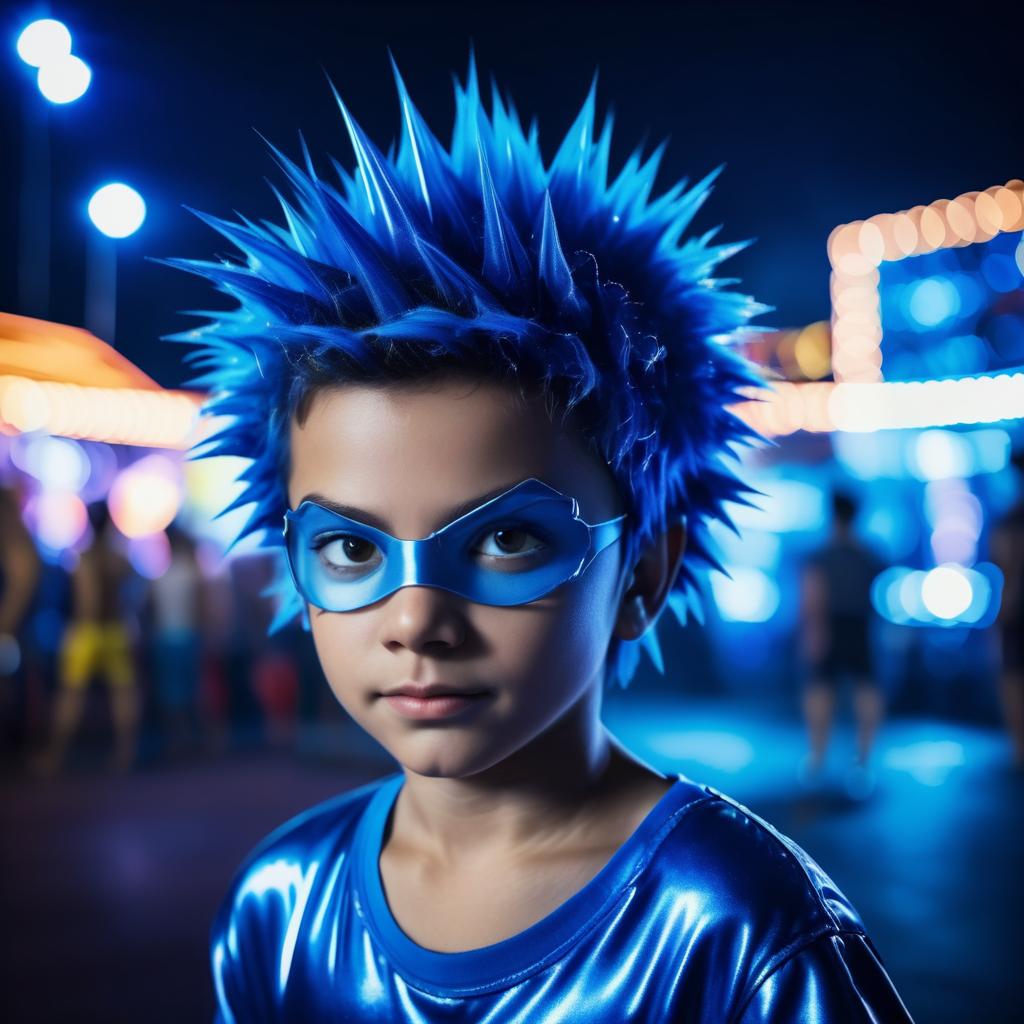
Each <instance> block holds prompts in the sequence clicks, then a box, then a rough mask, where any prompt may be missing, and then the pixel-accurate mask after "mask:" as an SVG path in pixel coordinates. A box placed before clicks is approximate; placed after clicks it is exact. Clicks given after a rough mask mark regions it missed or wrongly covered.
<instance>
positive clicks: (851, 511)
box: [0, 489, 1024, 797]
mask: <svg viewBox="0 0 1024 1024" xmlns="http://www.w3.org/2000/svg"><path fill="white" fill-rule="evenodd" d="M857 511H858V509H857V505H856V502H855V501H854V499H853V498H852V497H850V496H848V495H846V494H843V493H838V492H837V493H835V494H833V498H832V529H831V535H830V536H829V538H828V539H827V541H826V542H825V543H824V544H823V545H822V546H821V547H820V548H819V549H818V550H816V551H815V552H813V553H812V554H811V556H810V557H809V558H807V559H806V561H805V562H804V564H803V566H802V570H801V573H800V580H801V594H800V614H799V637H798V646H799V651H800V658H801V663H802V672H801V675H802V682H801V683H800V684H799V689H800V693H801V702H800V705H801V709H802V713H803V716H804V720H805V723H806V730H807V753H806V755H805V756H804V758H803V760H802V762H801V765H800V768H799V779H800V781H801V782H802V783H803V784H804V785H808V786H813V785H814V784H815V783H816V781H817V780H819V779H820V777H821V775H822V772H823V768H824V764H825V760H826V755H827V751H828V745H829V737H830V734H831V732H832V731H833V724H834V719H835V717H836V712H837V708H839V707H840V706H841V704H840V696H841V694H842V692H843V688H844V687H847V686H848V687H849V689H850V692H851V696H852V699H851V701H850V704H851V707H852V711H853V716H854V719H855V728H856V754H855V758H854V761H853V763H852V764H851V765H850V767H849V769H848V772H847V778H846V785H847V789H848V791H849V792H850V795H851V796H854V797H862V796H865V795H867V794H869V793H870V792H871V790H872V788H873V785H874V771H873V767H872V751H873V749H874V746H875V740H876V737H877V735H878V732H879V729H880V728H881V726H882V723H883V718H884V715H885V710H886V707H885V705H886V697H885V693H884V690H883V687H881V686H880V685H879V684H878V682H877V675H878V674H877V672H876V669H877V666H875V665H873V664H872V644H871V642H870V634H871V628H872V620H873V618H874V617H875V612H874V610H873V608H872V600H871V587H872V582H873V581H874V580H875V579H876V577H877V576H878V574H879V573H880V572H882V571H883V570H884V569H885V565H884V563H883V562H882V561H881V560H880V559H879V558H878V556H877V555H876V554H875V553H874V552H873V551H872V549H871V548H870V547H869V546H868V545H866V544H865V543H864V542H863V541H862V540H860V539H858V537H857V536H856V534H855V532H854V521H855V519H856V515H857ZM88 513H89V536H90V537H91V541H90V542H89V543H88V545H87V546H85V547H84V549H83V550H82V551H81V552H80V553H79V554H78V555H77V556H76V557H75V559H74V560H73V562H72V564H71V566H70V568H67V567H64V566H63V565H62V564H60V563H57V564H54V563H53V562H52V561H50V560H46V559H41V558H40V557H39V556H38V554H37V551H36V547H35V544H34V542H33V539H32V536H31V534H30V533H29V531H28V530H27V529H26V527H25V525H24V523H23V521H22V517H21V513H20V504H19V498H18V495H17V493H16V492H15V491H14V490H12V489H0V728H2V754H3V760H4V762H5V765H6V766H7V767H8V768H9V769H13V770H18V771H22V770H28V771H30V772H32V773H33V774H35V775H38V776H43V777H46V776H54V775H57V774H59V773H61V772H62V771H65V770H67V769H68V768H69V766H70V765H72V764H73V763H74V762H75V759H76V758H78V760H79V761H81V759H82V757H83V756H84V755H83V753H82V748H83V747H86V746H87V747H89V748H90V749H91V750H93V751H95V750H96V749H104V750H105V751H106V753H105V755H104V756H105V757H106V762H107V767H108V769H109V770H111V771H113V772H127V771H129V770H131V769H132V768H133V767H134V766H136V765H138V764H139V763H144V762H154V761H157V762H158V761H162V760H172V761H173V760H176V759H180V758H184V757H189V756H196V755H201V754H204V753H216V752H219V751H223V750H225V749H226V748H227V747H229V746H238V745H245V744H247V743H251V744H269V745H271V746H277V747H287V746H290V745H291V744H292V743H293V742H294V740H295V737H296V730H297V727H298V725H299V724H300V722H301V721H302V720H307V721H315V720H320V719H322V718H324V717H325V716H326V715H328V714H330V713H331V712H332V711H333V712H334V713H335V714H337V713H338V712H337V708H336V706H335V705H334V701H333V697H332V696H331V694H330V691H329V689H328V688H327V685H326V683H325V681H324V679H323V675H322V673H321V671H320V669H319V666H318V664H317V662H316V659H315V654H314V652H313V648H312V644H311V643H310V641H309V638H308V637H307V636H306V635H304V634H303V632H302V630H301V629H300V628H299V627H298V626H291V627H288V628H285V629H283V630H281V631H279V632H277V633H276V634H274V635H273V636H268V635H267V628H268V624H269V617H270V615H271V611H272V609H271V605H270V602H269V600H268V599H267V598H266V597H265V596H263V594H264V592H265V590H266V588H267V586H268V585H269V584H270V582H271V577H272V572H273V563H272V561H271V559H270V557H269V556H266V555H262V556H261V555H259V554H250V555H246V556H245V557H238V558H230V559H222V558H220V557H216V558H213V559H203V558H201V557H200V552H199V550H198V549H197V545H196V542H195V541H194V539H193V538H192V537H191V536H190V534H189V533H188V532H186V531H185V530H184V529H182V528H181V527H180V526H179V525H176V524H174V523H172V524H171V525H170V527H169V528H168V529H167V537H168V540H169V543H170V562H169V565H168V567H167V568H166V571H164V572H162V573H161V574H160V575H158V576H156V577H155V578H152V579H149V578H145V577H143V576H141V575H139V574H138V573H137V572H136V571H135V569H134V568H133V567H132V564H131V563H130V562H129V560H128V559H127V558H126V557H125V554H124V549H123V538H122V537H121V536H120V534H119V532H118V530H117V529H116V527H115V526H114V524H113V522H112V520H111V518H110V514H109V511H108V508H107V505H106V503H105V502H103V501H96V502H93V503H92V504H91V505H89V507H88ZM991 547H992V557H993V559H994V560H995V561H996V562H997V563H998V564H999V566H1000V568H1001V570H1002V572H1003V574H1004V581H1005V582H1004V587H1003V594H1002V600H1001V607H1000V612H999V616H998V618H997V620H996V629H997V630H998V632H999V637H1000V648H1001V664H1002V668H1001V677H1000V698H1001V705H1002V709H1003V714H1004V719H1005V723H1006V726H1007V730H1008V733H1009V737H1010V745H1011V751H1012V757H1013V760H1014V763H1015V764H1016V765H1017V766H1019V767H1020V766H1024V630H1022V629H1021V625H1022V623H1021V618H1022V605H1021V586H1020V584H1021V578H1022V576H1024V501H1022V502H1020V503H1018V504H1017V505H1016V506H1014V507H1013V508H1012V509H1011V511H1010V513H1009V514H1008V515H1007V516H1005V517H1004V519H1003V520H1002V522H1001V523H999V524H997V526H996V528H995V529H994V530H993V533H992V540H991ZM94 683H99V684H100V685H99V686H93V684H94ZM103 704H105V705H106V710H105V711H104V710H103V709H102V708H101V705H103ZM328 709H330V710H328ZM83 733H87V734H89V736H90V737H91V738H92V739H93V740H100V742H93V743H91V744H86V743H82V742H81V736H82V734H83ZM76 741H77V742H76Z"/></svg>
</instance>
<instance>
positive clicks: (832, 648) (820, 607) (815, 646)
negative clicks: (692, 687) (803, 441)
mask: <svg viewBox="0 0 1024 1024" xmlns="http://www.w3.org/2000/svg"><path fill="white" fill-rule="evenodd" d="M856 516H857V505H856V503H855V502H854V500H853V499H852V498H850V497H849V496H848V495H845V494H842V493H839V492H836V493H835V494H833V496H832V531H831V537H830V539H829V541H828V542H827V543H826V544H825V546H824V547H822V548H821V549H820V550H819V551H817V552H815V553H814V554H813V555H812V556H811V557H810V558H809V559H808V561H807V563H806V564H805V566H804V571H803V575H802V579H801V609H800V629H801V638H800V639H801V651H802V654H803V657H804V660H805V664H806V666H807V668H808V672H809V678H808V682H807V685H806V688H805V690H804V695H803V712H804V719H805V721H806V724H807V731H808V738H809V744H810V751H809V753H808V754H807V756H806V757H805V759H804V761H803V763H802V765H801V777H802V779H803V780H804V781H805V782H813V781H815V780H817V779H818V778H819V777H820V775H821V772H822V769H823V767H824V763H825V757H826V754H827V751H828V741H829V736H830V734H831V731H832V724H833V720H834V718H835V712H836V703H837V700H838V696H839V687H840V684H841V683H842V682H843V680H844V679H845V678H848V679H850V680H852V682H853V708H854V717H855V719H856V723H857V753H856V760H855V762H854V764H853V766H852V767H851V768H850V770H849V772H848V773H847V777H846V783H847V786H848V788H849V789H850V792H851V795H853V796H864V795H866V794H867V792H869V791H870V789H871V787H872V784H873V774H872V771H871V767H870V760H871V751H872V748H873V746H874V742H875V737H876V735H877V733H878V729H879V727H880V725H881V723H882V718H883V716H884V713H885V701H884V698H883V695H882V690H881V688H880V687H879V686H878V684H877V682H876V681H875V678H874V672H873V669H872V665H871V637H870V624H871V619H872V616H873V609H872V605H871V584H872V582H873V581H874V579H875V577H876V576H877V575H878V574H879V573H880V572H881V571H882V569H883V568H884V566H883V564H882V562H881V561H880V560H879V558H878V557H877V556H876V555H875V553H874V552H873V551H872V550H871V549H870V548H869V547H868V546H867V545H865V544H863V543H861V542H860V541H859V540H857V538H856V537H855V536H854V533H853V522H854V520H855V518H856Z"/></svg>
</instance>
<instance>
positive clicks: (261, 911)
mask: <svg viewBox="0 0 1024 1024" xmlns="http://www.w3.org/2000/svg"><path fill="white" fill-rule="evenodd" d="M403 782H404V775H403V774H401V773H398V774H395V775H392V776H388V777H387V778H385V779H382V780H379V781H377V782H374V783H372V784H370V785H368V786H364V787H362V788H360V789H357V790H355V791H353V792H350V793H346V794H344V795H342V796H340V797H336V798H335V799H332V800H328V801H326V802H325V803H322V804H319V805H318V806H316V807H313V808H312V809H310V810H308V811H306V812H305V813H304V814H301V815H300V816H299V817H297V818H295V819H294V820H293V821H291V822H289V823H287V824H286V825H283V826H282V827H281V828H280V829H278V830H277V831H276V832H274V833H272V834H271V835H270V836H268V837H267V838H266V839H265V840H264V841H263V842H262V843H261V844H260V845H259V846H257V848H256V849H255V850H254V851H253V852H252V853H251V854H250V856H249V858H248V859H247V860H246V862H245V863H244V864H243V865H242V867H241V869H240V870H239V872H238V875H237V876H236V879H235V881H234V884H233V885H232V887H231V890H230V892H229V893H228V895H227V897H226V899H225V900H224V903H223V905H222V906H221V909H220V912H219V913H218V915H217V919H216V921H215V923H214V927H213V934H212V946H211V957H212V966H213V977H214V984H215V987H216V993H217V1002H218V1014H217V1021H218V1024H232V1022H238V1024H250V1022H252V1024H256V1022H265V1021H331V1022H334V1021H379V1022H388V1024H394V1022H405V1021H410V1022H434V1021H446V1022H447V1021H451V1022H456V1021H459V1022H462V1021H466V1022H470V1021H471V1022H473V1024H508V1022H517V1024H555V1022H556V1021H557V1022H559V1024H591V1022H598V1021H602V1022H603V1021H612V1022H616V1024H626V1022H640V1021H669V1022H677V1024H682V1022H685V1024H697V1022H701V1024H755V1022H763V1021H777V1022H786V1024H796V1022H814V1024H840V1022H841V1024H846V1022H863V1024H868V1022H872V1024H877V1022H882V1024H899V1022H906V1021H909V1020H910V1017H909V1015H908V1014H907V1011H906V1009H905V1008H904V1006H903V1004H902V1002H901V1001H900V998H899V996H898V995H897V994H896V992H895V990H894V989H893V987H892V984H891V983H890V981H889V978H888V977H887V976H886V973H885V970H884V968H883V967H882V965H881V962H880V961H879V958H878V954H877V953H876V952H875V950H874V947H873V946H872V944H871V942H870V940H869V939H868V937H867V935H866V934H865V932H864V927H863V925H862V924H861V921H860V919H859V918H858V916H857V914H856V912H855V911H854V910H853V908H852V907H851V906H850V904H849V902H848V901H847V900H846V898H845V897H844V896H843V894H842V893H841V892H840V891H839V890H838V889H837V888H836V887H835V885H834V884H833V883H832V881H831V880H830V879H829V878H828V877H827V876H826V875H825V874H824V873H823V872H822V870H821V869H820V868H819V867H818V866H817V865H816V864H815V863H814V861H813V860H811V859H810V857H808V856H807V854H806V853H804V852H803V851H802V850H801V849H800V848H799V847H798V846H796V845H795V844H794V843H793V842H791V841H790V840H788V839H786V838H785V837H784V836H782V835H780V834H779V833H778V832H776V831H775V830H774V829H772V828H771V826H769V825H767V824H766V823H765V822H763V821H762V820H761V819H760V818H758V817H756V816H755V815H753V814H752V813H751V812H749V811H748V810H746V809H745V808H743V807H741V806H740V805H739V804H737V803H735V802H734V801H732V800H730V799H729V798H728V797H725V796H723V795H722V794H720V793H718V792H717V791H715V790H714V789H711V788H710V787H707V786H699V785H697V784H695V783H693V782H691V781H690V780H688V779H686V778H685V777H683V776H678V777H677V779H676V781H675V784H674V785H673V786H672V787H671V788H670V789H669V790H668V791H667V792H666V793H665V795H664V796H663V797H662V798H661V799H660V800H659V801H658V803H657V805H656V806H655V807H654V808H653V809H652V810H651V811H650V813H649V814H648V815H647V816H646V818H645V819H644V821H643V822H642V823H641V825H640V826H639V827H638V828H637V830H636V831H635V832H634V833H633V835H632V836H630V838H629V839H628V840H627V841H626V842H625V843H624V844H623V845H622V846H621V847H620V848H619V849H618V850H617V851H616V853H615V854H614V855H613V856H612V858H611V860H610V861H609V862H608V863H607V864H606V865H605V866H604V868H602V870H601V871H600V872H599V873H598V874H597V875H596V876H595V877H594V878H593V879H592V880H591V881H590V882H588V883H587V885H585V886H584V887H583V888H582V889H581V890H580V891H579V892H577V893H576V894H575V895H574V896H572V897H571V898H570V899H568V900H567V901H566V902H565V903H563V904H562V905H561V906H560V907H558V908H557V909H556V910H554V911H552V913H550V914H549V915H548V916H547V917H545V918H544V919H543V920H541V921H538V922H537V923H536V924H534V925H532V926H531V927H530V928H527V929H526V930H525V931H523V932H520V933H519V934H517V935H513V936H512V937H511V938H509V939H506V940H505V941H503V942H499V943H496V944H495V945H491V946H486V947H483V948H480V949H472V950H467V951H465V952H458V953H440V952H436V951H433V950H429V949H426V948H424V947H423V946H420V945H418V944H417V943H415V942H413V941H412V940H411V939H410V938H409V937H408V936H407V935H406V934H405V933H404V932H403V931H402V930H401V928H400V927H399V926H398V924H397V922H396V921H395V919H394V917H392V915H391V912H390V910H389V908H388V903H387V899H386V897H385V894H384V890H383V887H382V885H381V880H380V872H379V870H378V859H379V855H380V851H381V846H382V840H383V837H384V834H385V829H386V825H387V822H388V818H389V814H390V811H391V808H392V806H393V804H394V802H395V798H396V797H397V795H398V792H399V789H400V788H401V786H402V784H403Z"/></svg>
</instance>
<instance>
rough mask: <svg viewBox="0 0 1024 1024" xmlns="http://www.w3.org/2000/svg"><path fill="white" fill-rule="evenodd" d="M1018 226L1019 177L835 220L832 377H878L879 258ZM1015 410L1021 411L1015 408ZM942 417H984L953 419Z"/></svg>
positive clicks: (1023, 216) (1021, 216)
mask: <svg viewBox="0 0 1024 1024" xmlns="http://www.w3.org/2000/svg"><path fill="white" fill-rule="evenodd" d="M1022 229H1024V181H1021V180H1020V179H1019V178H1015V179H1013V180H1012V181H1008V182H1007V183H1006V184H1005V185H993V186H992V187H991V188H988V189H986V190H985V191H984V192H965V193H964V194H963V195H961V196H957V197H956V199H953V200H948V199H938V200H936V201H935V202H933V203H931V204H929V205H928V206H915V207H913V208H912V209H910V210H901V211H900V212H899V213H879V214H876V215H875V216H874V217H869V218H868V219H867V220H857V221H852V222H851V223H849V224H840V225H839V226H838V227H837V228H835V230H834V231H833V232H832V233H831V235H829V238H828V258H829V262H830V264H831V266H832V274H831V280H830V291H831V295H832V375H833V377H834V378H835V380H836V382H837V383H874V382H878V381H881V380H883V379H884V378H883V374H882V351H881V342H882V319H881V306H880V299H879V294H878V283H879V279H880V275H879V271H878V268H879V267H880V266H881V264H882V263H883V262H884V261H895V260H902V259H906V258H907V257H908V256H921V255H924V254H925V253H929V252H934V251H935V250H936V249H947V248H957V247H960V246H964V245H971V244H973V243H975V242H987V241H990V240H991V239H993V238H995V236H996V235H998V234H1000V233H1002V232H1007V231H1020V230H1022ZM1018 415H1019V413H1018ZM944 422H969V423H971V422H982V421H981V420H963V421H960V420H955V421H944Z"/></svg>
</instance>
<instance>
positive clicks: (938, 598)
mask: <svg viewBox="0 0 1024 1024" xmlns="http://www.w3.org/2000/svg"><path fill="white" fill-rule="evenodd" d="M973 599H974V591H973V590H972V588H971V581H970V580H969V579H968V578H967V576H966V574H965V573H964V572H963V571H961V570H960V569H959V568H958V567H957V566H953V565H940V566H938V567H937V568H935V569H932V570H931V571H930V572H929V573H928V574H927V575H926V576H925V578H924V582H923V583H922V584H921V600H922V601H923V602H924V606H925V608H927V609H928V611H930V612H931V613H932V615H934V616H935V617H936V618H937V619H945V620H947V621H949V620H951V619H956V618H959V617H960V616H961V615H963V613H964V612H965V611H967V609H968V608H970V606H971V602H972V600H973Z"/></svg>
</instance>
